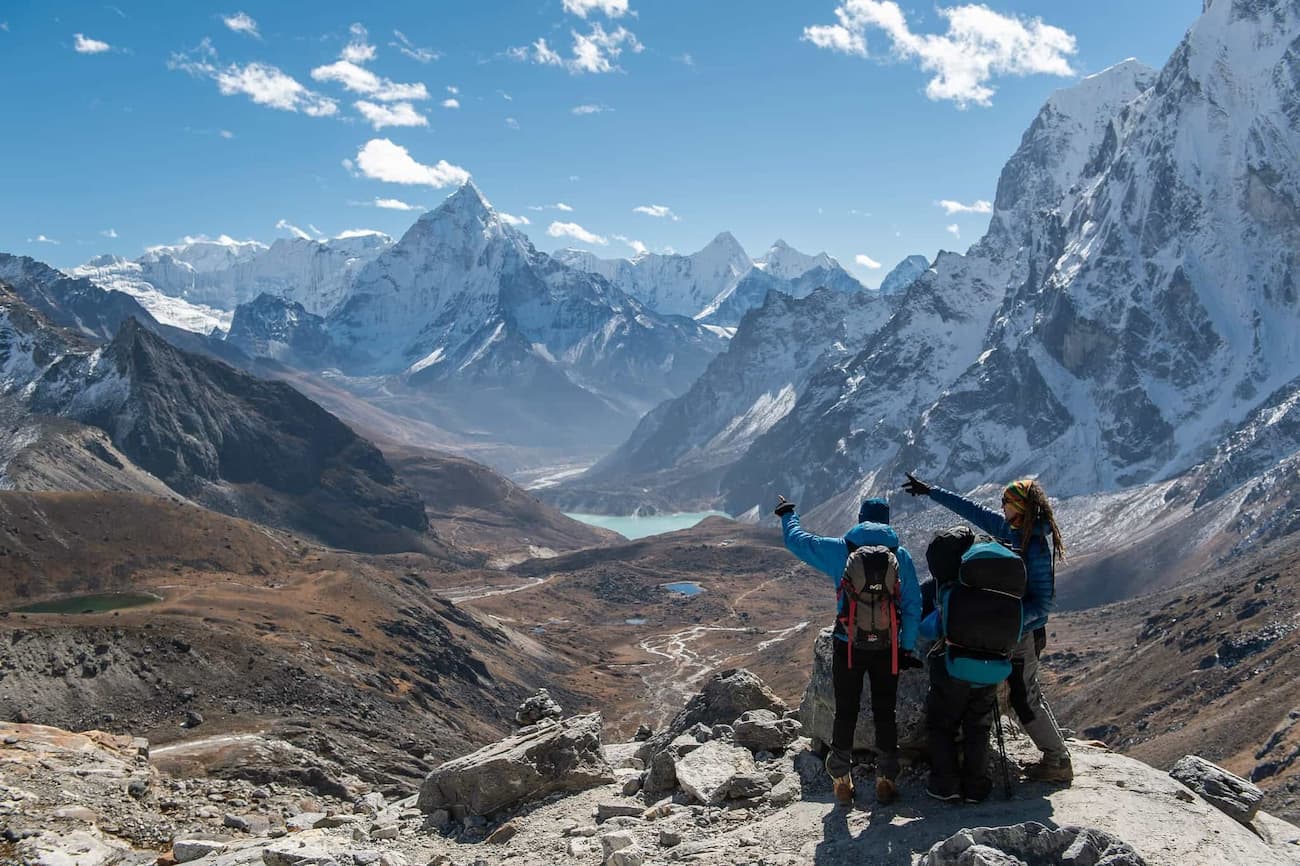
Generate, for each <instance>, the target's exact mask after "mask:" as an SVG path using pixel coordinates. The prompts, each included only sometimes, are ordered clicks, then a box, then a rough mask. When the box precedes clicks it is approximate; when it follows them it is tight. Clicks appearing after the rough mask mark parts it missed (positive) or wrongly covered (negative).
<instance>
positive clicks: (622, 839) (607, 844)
mask: <svg viewBox="0 0 1300 866" xmlns="http://www.w3.org/2000/svg"><path fill="white" fill-rule="evenodd" d="M635 844H636V839H635V838H634V837H633V836H632V834H631V833H627V832H624V831H622V830H620V831H618V832H615V833H605V834H604V835H602V836H601V837H600V850H601V854H602V857H603V859H606V860H608V859H609V855H610V854H613V853H614V852H615V851H621V850H623V849H624V848H630V847H632V846H633V845H635Z"/></svg>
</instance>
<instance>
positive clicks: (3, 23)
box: [0, 21, 9, 33]
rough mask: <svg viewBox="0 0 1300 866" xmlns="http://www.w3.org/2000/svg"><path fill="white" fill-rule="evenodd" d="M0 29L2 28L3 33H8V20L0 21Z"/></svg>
mask: <svg viewBox="0 0 1300 866" xmlns="http://www.w3.org/2000/svg"><path fill="white" fill-rule="evenodd" d="M0 30H3V31H4V32H5V33H8V32H9V22H8V21H0Z"/></svg>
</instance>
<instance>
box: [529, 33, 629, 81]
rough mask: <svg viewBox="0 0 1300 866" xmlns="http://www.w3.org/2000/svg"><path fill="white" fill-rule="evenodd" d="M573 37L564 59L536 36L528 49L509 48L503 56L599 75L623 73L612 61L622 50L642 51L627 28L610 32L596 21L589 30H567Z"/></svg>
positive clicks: (616, 58)
mask: <svg viewBox="0 0 1300 866" xmlns="http://www.w3.org/2000/svg"><path fill="white" fill-rule="evenodd" d="M569 33H570V35H572V36H573V56H572V57H569V58H565V57H563V56H561V55H560V53H559V52H558V51H556V50H555V49H554V48H552V47H551V46H550V45H548V44H547V43H546V40H545V39H538V40H537V41H536V42H534V43H533V44H532V46H531V48H511V49H509V50H507V51H506V55H507V56H509V57H511V58H513V59H515V60H523V61H527V60H531V61H532V62H533V63H539V64H541V65H542V66H560V67H563V68H564V69H567V70H569V72H570V73H571V74H573V75H577V74H579V73H581V72H590V73H593V74H599V73H603V72H622V71H623V70H622V67H620V66H619V65H618V64H617V63H616V62H615V61H617V60H618V58H619V57H620V56H622V54H623V51H624V49H626V50H628V51H631V52H632V53H633V54H639V53H641V52H642V51H644V50H645V46H644V45H642V44H641V42H640V40H638V39H637V38H636V34H635V33H633V32H632V31H631V30H628V29H627V28H626V27H619V28H618V29H616V30H614V31H613V32H607V31H606V30H605V28H604V27H603V26H602V25H600V24H598V23H596V24H592V25H591V31H590V32H588V33H579V32H578V31H576V30H571V31H569Z"/></svg>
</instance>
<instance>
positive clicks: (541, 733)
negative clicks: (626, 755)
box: [417, 714, 614, 815]
mask: <svg viewBox="0 0 1300 866" xmlns="http://www.w3.org/2000/svg"><path fill="white" fill-rule="evenodd" d="M600 734H601V718H600V715H599V714H592V715H587V716H574V717H573V718H571V719H565V720H564V721H562V722H559V723H557V724H553V725H547V726H539V727H538V729H537V730H534V731H531V732H529V733H523V732H521V733H519V734H517V735H515V736H513V737H507V738H506V739H504V740H501V741H499V742H496V743H493V744H491V745H489V746H485V747H484V748H482V749H479V750H478V751H477V752H473V753H471V754H469V755H465V756H464V757H461V758H456V759H454V760H451V761H448V762H447V763H445V764H443V765H442V766H440V767H438V768H437V769H436V770H434V771H433V772H431V773H429V775H428V776H427V777H426V778H425V780H424V783H423V785H421V787H420V797H419V800H418V801H417V803H418V806H419V808H420V809H421V810H422V811H424V812H426V813H429V812H433V811H435V810H437V809H446V808H450V807H453V806H460V807H463V808H464V809H465V810H466V811H467V812H468V813H469V814H474V815H488V814H492V813H494V812H499V811H501V810H503V809H506V808H509V807H512V806H515V805H518V804H520V803H524V802H529V801H532V800H536V799H540V798H542V797H545V796H547V795H549V794H554V793H557V792H573V791H582V790H586V789H587V788H593V787H596V786H599V785H605V784H608V783H610V782H613V781H614V770H613V768H612V767H610V765H609V762H608V761H607V760H606V759H605V755H604V752H603V751H602V749H601V744H600Z"/></svg>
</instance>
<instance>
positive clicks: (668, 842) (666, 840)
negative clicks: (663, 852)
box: [659, 830, 682, 848]
mask: <svg viewBox="0 0 1300 866" xmlns="http://www.w3.org/2000/svg"><path fill="white" fill-rule="evenodd" d="M659 844H660V845H661V846H663V847H664V848H676V847H677V846H678V845H680V844H682V834H681V833H678V832H677V831H676V830H660V831H659Z"/></svg>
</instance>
